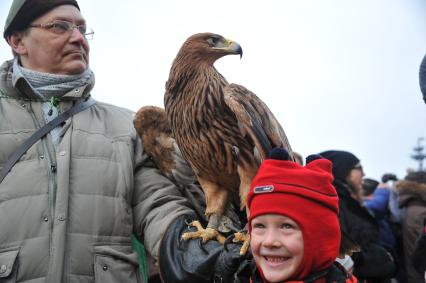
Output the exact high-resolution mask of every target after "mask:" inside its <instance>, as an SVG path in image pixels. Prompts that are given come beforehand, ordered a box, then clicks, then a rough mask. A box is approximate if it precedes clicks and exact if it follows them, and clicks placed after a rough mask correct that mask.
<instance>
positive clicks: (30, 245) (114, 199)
mask: <svg viewBox="0 0 426 283" xmlns="http://www.w3.org/2000/svg"><path fill="white" fill-rule="evenodd" d="M93 34H94V33H93V31H92V30H91V29H90V28H89V27H88V24H87V23H86V19H85V18H84V17H83V15H82V14H81V11H80V7H79V5H78V3H77V1H75V0H14V1H13V2H12V5H11V8H10V10H9V14H8V17H7V19H6V23H5V27H4V33H3V35H4V38H5V39H6V41H7V43H8V44H9V45H10V47H11V50H12V54H13V59H12V60H9V61H6V62H4V63H3V64H2V65H1V67H0V121H1V122H0V145H1V146H0V170H1V171H0V172H2V173H3V172H4V171H3V168H7V164H9V163H8V160H11V159H10V158H9V157H10V156H12V155H13V153H14V152H16V150H17V148H18V146H19V145H20V144H22V143H24V142H25V141H27V140H28V139H29V138H30V137H31V136H32V135H33V133H34V132H36V131H37V130H38V129H40V128H42V127H44V126H45V125H46V124H48V123H49V122H50V121H52V120H54V119H55V118H57V117H60V116H61V114H63V113H65V112H67V111H68V110H69V109H76V108H74V106H76V105H82V104H81V103H84V102H93V100H92V98H90V97H91V95H92V94H93V89H94V84H95V78H94V74H93V72H92V70H91V68H90V65H89V57H90V56H89V53H90V48H89V41H90V39H91V38H92V37H93ZM111 72H116V73H117V81H116V82H112V83H118V84H125V83H127V82H125V80H124V78H125V75H124V73H123V71H122V70H111ZM117 95H123V94H122V93H118V94H117ZM83 105H85V104H83ZM89 106H90V107H89V108H86V109H84V110H83V111H81V112H79V113H77V114H75V115H74V116H71V117H68V118H67V119H65V120H64V121H63V122H62V123H60V124H59V125H58V126H57V127H55V128H54V129H52V130H51V131H50V132H49V133H48V134H47V135H45V136H42V137H41V138H39V139H38V140H37V142H36V143H35V144H34V145H33V146H32V147H30V148H29V149H28V150H27V151H26V152H25V154H23V155H22V157H21V158H20V159H19V160H17V162H16V163H14V164H13V167H12V168H11V170H10V171H9V170H7V172H6V175H5V177H4V178H3V179H2V180H0V215H1V217H0V282H33V283H41V282H49V283H58V282H83V283H89V282H105V283H109V282H120V283H121V282H129V283H130V282H146V280H145V279H144V278H143V277H145V276H146V274H145V273H144V274H141V273H140V272H139V271H138V268H139V264H141V263H142V262H140V261H139V260H138V256H137V254H136V252H135V251H134V249H133V247H132V235H135V236H136V238H137V239H138V240H139V241H140V242H142V243H143V244H144V246H145V248H146V251H147V254H148V255H149V256H150V257H152V258H153V259H154V261H155V263H156V264H158V261H159V256H160V255H159V251H160V250H161V248H162V247H163V246H164V241H162V240H163V239H164V238H165V235H168V234H172V233H174V230H173V229H171V228H170V227H171V226H172V227H174V228H176V227H181V226H182V227H184V228H186V227H187V225H186V224H185V221H184V220H185V219H188V218H190V217H192V218H196V217H197V214H196V212H195V210H194V206H193V205H192V202H191V201H190V199H189V198H188V197H187V196H186V195H184V193H183V192H182V190H181V188H179V187H178V186H177V185H175V184H174V183H173V182H172V181H171V180H170V179H168V178H166V177H164V176H163V175H162V174H161V173H160V171H159V170H158V168H157V167H156V166H155V165H154V163H153V162H152V160H151V159H150V157H149V156H148V154H147V153H146V151H145V150H144V147H143V144H142V142H141V140H140V138H139V137H138V135H137V133H136V130H135V129H134V127H133V117H134V113H133V112H131V111H129V110H127V109H123V108H120V107H116V106H113V105H109V104H106V103H101V102H97V103H95V104H90V105H89ZM176 223H178V224H176ZM173 225H174V226H173ZM179 225H181V226H179ZM191 243H192V242H191V241H189V243H188V244H187V246H185V247H183V248H182V249H180V250H179V252H180V254H183V255H184V257H185V258H190V259H191V255H192V254H193V253H195V252H198V254H200V255H203V257H200V258H198V261H195V259H194V260H193V261H192V262H191V263H192V264H193V265H192V266H191V267H193V268H194V269H192V272H186V273H185V274H184V276H185V277H184V278H183V282H213V280H214V278H213V277H214V276H216V277H217V278H219V279H221V278H222V279H223V280H222V282H229V281H226V280H227V278H228V277H232V274H233V272H234V271H235V269H236V268H238V266H239V263H240V255H239V248H240V246H239V245H236V244H230V245H228V250H225V249H224V248H223V246H222V245H220V244H219V243H214V242H212V243H210V244H209V245H206V247H204V248H203V247H200V245H198V242H195V243H193V244H191ZM213 251H214V252H213ZM204 252H207V253H210V255H211V256H210V257H207V256H205V253H204ZM206 258H208V259H210V261H208V264H206V261H203V260H204V259H206ZM202 264H204V266H207V268H206V269H201V268H197V267H198V266H200V265H202ZM176 265H177V266H182V265H183V264H182V261H180V260H177V261H176ZM157 268H158V267H157ZM182 269H184V268H182ZM205 270H208V271H209V274H208V276H207V275H206V273H205V272H204V271H205ZM185 271H187V270H185ZM157 272H158V271H157ZM167 272H168V273H170V272H173V270H172V271H170V269H169V270H167ZM197 272H198V273H197ZM180 275H182V274H180ZM225 277H226V278H225ZM199 278H202V279H203V280H199ZM168 282H177V281H168Z"/></svg>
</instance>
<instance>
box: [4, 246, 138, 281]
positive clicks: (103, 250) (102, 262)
mask: <svg viewBox="0 0 426 283" xmlns="http://www.w3.org/2000/svg"><path fill="white" fill-rule="evenodd" d="M94 251H95V259H94V261H95V262H94V268H95V270H94V273H95V283H116V282H129V283H133V282H137V283H140V282H143V281H142V278H141V276H140V275H139V269H138V267H139V263H138V256H137V253H136V252H134V251H133V250H132V247H131V246H129V247H127V246H126V247H124V246H95V247H94ZM0 282H1V281H0Z"/></svg>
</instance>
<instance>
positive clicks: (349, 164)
mask: <svg viewBox="0 0 426 283" xmlns="http://www.w3.org/2000/svg"><path fill="white" fill-rule="evenodd" d="M320 155H321V156H322V157H324V158H326V159H328V160H330V161H331V162H332V163H333V176H334V178H335V179H338V180H341V181H345V179H346V177H347V176H348V175H349V172H350V171H351V170H352V169H353V168H355V166H357V165H358V164H359V159H358V158H357V157H356V156H355V155H353V154H352V153H350V152H347V151H343V150H328V151H324V152H321V153H320Z"/></svg>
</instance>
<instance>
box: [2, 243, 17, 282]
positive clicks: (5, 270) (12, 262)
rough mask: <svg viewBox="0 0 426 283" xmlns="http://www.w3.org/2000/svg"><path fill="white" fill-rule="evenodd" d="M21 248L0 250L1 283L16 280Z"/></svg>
mask: <svg viewBox="0 0 426 283" xmlns="http://www.w3.org/2000/svg"><path fill="white" fill-rule="evenodd" d="M18 253H19V248H14V249H8V250H3V251H0V283H12V282H16V276H17V273H18V272H17V270H18V262H17V260H16V258H17V257H18Z"/></svg>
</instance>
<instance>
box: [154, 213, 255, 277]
mask: <svg viewBox="0 0 426 283" xmlns="http://www.w3.org/2000/svg"><path fill="white" fill-rule="evenodd" d="M194 220H196V217H195V216H194V215H183V216H180V217H178V218H177V219H176V220H175V221H174V222H173V223H172V224H171V225H170V227H169V228H168V229H167V230H166V233H165V235H164V236H163V239H162V241H161V245H160V251H159V265H160V275H161V278H162V280H163V281H164V282H166V283H180V282H182V283H183V282H187V283H191V282H194V283H207V282H223V283H226V282H249V278H250V271H251V266H250V265H251V258H252V256H251V254H248V255H246V256H240V249H241V244H239V243H238V244H234V243H231V244H227V248H226V249H225V247H224V245H223V244H220V243H219V242H217V241H213V240H211V241H208V242H207V243H205V244H203V243H201V240H200V239H189V240H182V234H183V233H185V232H188V231H193V230H194V231H195V228H194V227H192V226H190V225H188V223H190V222H192V221H194ZM237 277H238V278H240V279H237ZM241 278H247V279H246V280H247V281H245V280H244V279H242V280H241Z"/></svg>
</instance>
